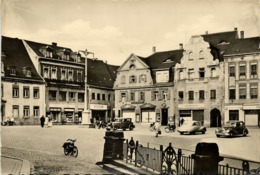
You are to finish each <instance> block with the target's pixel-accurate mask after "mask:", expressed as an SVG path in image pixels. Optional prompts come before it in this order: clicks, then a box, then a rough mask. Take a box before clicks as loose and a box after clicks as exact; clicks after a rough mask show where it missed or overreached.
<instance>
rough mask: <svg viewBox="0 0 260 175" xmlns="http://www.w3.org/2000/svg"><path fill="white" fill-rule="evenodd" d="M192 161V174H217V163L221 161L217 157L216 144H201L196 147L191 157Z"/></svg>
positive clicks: (221, 158)
mask: <svg viewBox="0 0 260 175" xmlns="http://www.w3.org/2000/svg"><path fill="white" fill-rule="evenodd" d="M191 157H192V159H194V167H193V173H194V174H200V175H204V174H207V175H208V174H210V175H217V174H218V163H219V162H220V161H222V160H223V157H221V156H219V150H218V145H217V144H216V143H205V142H201V143H198V144H197V145H196V150H195V154H192V155H191Z"/></svg>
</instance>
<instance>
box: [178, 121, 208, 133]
mask: <svg viewBox="0 0 260 175" xmlns="http://www.w3.org/2000/svg"><path fill="white" fill-rule="evenodd" d="M206 131H207V129H206V127H205V126H203V125H202V124H201V122H200V121H186V122H184V123H183V124H182V125H181V126H180V127H179V128H178V132H179V133H180V134H184V133H186V134H195V133H197V132H200V133H202V134H205V133H206Z"/></svg>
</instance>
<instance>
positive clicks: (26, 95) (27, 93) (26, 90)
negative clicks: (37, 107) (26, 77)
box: [23, 86, 30, 98]
mask: <svg viewBox="0 0 260 175" xmlns="http://www.w3.org/2000/svg"><path fill="white" fill-rule="evenodd" d="M23 97H24V98H29V97H30V89H29V87H28V86H25V87H23Z"/></svg>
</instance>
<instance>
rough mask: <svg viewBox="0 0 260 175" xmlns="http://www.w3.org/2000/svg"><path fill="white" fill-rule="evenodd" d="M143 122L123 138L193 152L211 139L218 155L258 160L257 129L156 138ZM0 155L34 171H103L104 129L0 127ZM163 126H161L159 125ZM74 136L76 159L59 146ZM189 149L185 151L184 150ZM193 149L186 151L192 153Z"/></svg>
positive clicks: (259, 140) (125, 133) (95, 172)
mask: <svg viewBox="0 0 260 175" xmlns="http://www.w3.org/2000/svg"><path fill="white" fill-rule="evenodd" d="M148 128H149V126H148V125H147V124H137V125H136V128H135V129H134V130H133V131H125V132H124V137H125V139H130V138H131V137H133V138H134V140H138V141H139V143H140V144H142V145H143V146H147V143H149V146H150V147H156V148H159V145H164V147H166V146H167V145H168V143H169V142H171V143H172V145H173V147H175V148H182V149H184V150H191V151H194V150H195V147H196V145H197V143H198V142H215V143H217V144H218V146H219V151H220V154H221V155H225V156H227V155H228V156H235V157H239V158H242V159H248V160H253V161H259V162H260V148H259V145H260V144H259V143H260V132H259V131H260V130H259V128H252V129H250V128H249V135H248V136H247V137H237V138H217V137H216V136H215V134H214V130H215V129H214V128H208V131H207V132H206V134H204V135H202V134H197V135H180V134H179V133H178V132H174V133H165V132H164V131H163V132H162V135H160V136H159V137H158V138H156V137H155V133H154V132H150V131H149V129H148ZM1 129H2V137H1V138H2V149H1V152H2V155H6V156H11V157H17V158H21V159H26V160H29V161H31V162H32V163H33V164H34V167H35V174H77V173H78V174H82V173H91V174H105V173H108V172H106V171H104V170H103V169H102V168H100V167H99V166H97V165H95V163H96V162H99V161H102V157H103V147H104V141H105V140H104V136H105V132H106V130H105V129H97V128H95V129H94V128H86V127H82V126H80V125H74V126H66V125H62V126H55V125H54V126H53V127H51V128H41V127H40V126H5V127H2V128H1ZM162 129H163V127H162ZM68 138H71V139H77V141H76V143H75V145H76V146H77V147H78V150H79V155H78V157H77V158H73V157H70V156H65V155H64V153H63V148H62V145H63V143H64V142H65V141H66V140H67V139H68ZM188 152H189V151H186V153H188ZM192 153H193V152H190V154H192Z"/></svg>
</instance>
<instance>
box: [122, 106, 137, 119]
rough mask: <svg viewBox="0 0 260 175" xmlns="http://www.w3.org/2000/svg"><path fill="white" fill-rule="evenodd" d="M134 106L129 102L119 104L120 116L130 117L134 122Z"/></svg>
mask: <svg viewBox="0 0 260 175" xmlns="http://www.w3.org/2000/svg"><path fill="white" fill-rule="evenodd" d="M135 108H136V107H135V106H134V105H131V104H125V105H123V106H121V110H122V117H123V118H131V119H132V122H136V115H135Z"/></svg>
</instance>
